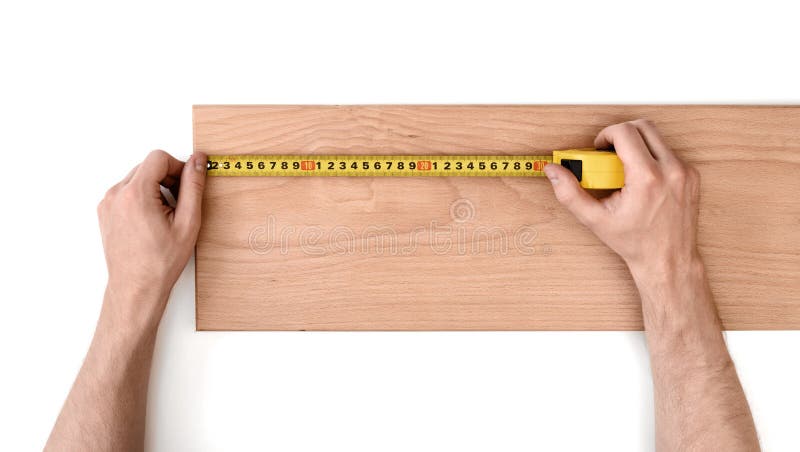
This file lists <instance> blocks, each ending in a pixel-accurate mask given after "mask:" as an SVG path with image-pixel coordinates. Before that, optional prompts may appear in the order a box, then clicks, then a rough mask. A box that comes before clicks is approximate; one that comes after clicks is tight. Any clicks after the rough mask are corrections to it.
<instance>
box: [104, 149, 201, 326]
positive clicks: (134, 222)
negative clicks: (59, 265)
mask: <svg viewBox="0 0 800 452" xmlns="http://www.w3.org/2000/svg"><path fill="white" fill-rule="evenodd" d="M205 174H206V156H205V155H203V154H201V153H195V154H194V155H193V156H192V157H190V158H189V160H188V161H187V162H186V163H185V164H184V163H183V162H181V161H180V160H177V159H175V158H174V157H172V156H171V155H169V154H167V153H166V152H164V151H153V152H151V153H150V154H149V155H148V156H147V158H146V159H145V160H144V161H143V162H142V163H141V164H140V165H138V166H137V167H136V168H134V169H133V170H132V171H131V172H130V174H128V175H127V176H126V177H125V179H123V180H122V181H121V182H119V183H118V184H117V185H115V186H113V187H111V189H110V190H108V192H107V193H106V196H105V198H104V199H103V200H102V201H101V202H100V205H99V206H98V207H97V213H98V216H99V219H100V230H101V233H102V237H103V247H104V249H105V254H106V263H107V265H108V289H109V291H110V292H111V293H112V295H114V296H113V297H112V298H111V300H110V301H111V302H112V303H113V302H114V301H116V300H129V299H131V298H135V299H137V300H138V302H139V303H137V304H136V305H135V306H114V308H119V309H122V310H123V311H124V312H118V315H120V316H121V317H126V318H127V320H128V321H130V320H133V319H135V318H136V317H137V316H141V315H144V316H146V317H147V318H150V319H155V318H158V319H160V317H161V312H163V308H164V303H165V302H166V299H167V297H168V295H169V292H170V290H172V286H173V285H174V284H175V281H176V280H177V279H178V276H180V274H181V272H182V271H183V268H184V267H185V266H186V262H187V261H188V260H189V257H190V256H191V254H192V250H193V249H194V245H195V242H196V240H197V233H198V231H199V230H200V208H201V205H202V198H203V187H204V185H205ZM162 190H168V191H169V193H170V195H169V196H170V197H172V196H175V195H177V206H175V207H172V206H171V205H170V204H169V202H168V198H167V197H165V196H164V195H163V194H162ZM147 302H153V303H155V305H154V306H147V305H144V306H143V305H142V304H143V303H147ZM117 304H122V303H117Z"/></svg>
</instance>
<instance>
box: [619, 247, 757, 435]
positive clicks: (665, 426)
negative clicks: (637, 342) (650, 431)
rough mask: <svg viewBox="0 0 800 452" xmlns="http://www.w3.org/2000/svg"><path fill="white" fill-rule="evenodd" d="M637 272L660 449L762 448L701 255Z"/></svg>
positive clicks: (635, 272)
mask: <svg viewBox="0 0 800 452" xmlns="http://www.w3.org/2000/svg"><path fill="white" fill-rule="evenodd" d="M631 272H632V274H633V275H634V279H635V281H636V284H637V287H638V288H639V293H640V295H641V297H642V313H643V316H644V323H645V331H646V335H647V343H648V348H649V350H650V359H651V367H652V372H653V385H654V393H655V408H656V444H657V448H658V450H664V451H671V450H730V451H739V450H748V451H749V450H758V449H759V446H758V439H757V436H756V431H755V427H754V425H753V419H752V416H751V414H750V409H749V407H748V405H747V401H746V399H745V396H744V392H743V391H742V387H741V385H740V383H739V379H738V377H737V375H736V370H735V368H734V365H733V362H732V361H731V358H730V355H729V353H728V350H727V347H726V345H725V341H724V339H723V336H722V332H721V325H720V322H719V317H718V316H717V311H716V307H715V305H714V301H713V299H712V294H711V290H710V287H709V285H708V280H707V278H706V275H705V269H704V266H703V264H702V261H701V260H700V258H699V256H696V255H694V256H691V257H688V258H686V259H685V260H683V261H678V262H666V263H660V264H658V267H657V268H652V267H651V268H641V267H639V268H636V267H632V268H631Z"/></svg>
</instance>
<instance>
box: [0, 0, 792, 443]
mask: <svg viewBox="0 0 800 452" xmlns="http://www.w3.org/2000/svg"><path fill="white" fill-rule="evenodd" d="M116 3H117V2H109V1H104V2H85V1H77V2H75V1H73V2H61V1H53V2H32V1H25V2H23V1H17V2H14V1H12V2H3V3H2V6H0V51H1V52H2V53H1V54H0V58H1V59H0V95H1V97H0V143H1V144H0V145H1V146H2V162H3V168H2V172H1V173H0V184H1V185H2V186H1V187H0V188H2V192H0V194H1V196H2V212H3V213H2V220H1V221H0V227H1V228H2V231H1V232H2V238H3V242H2V248H0V256H2V273H0V275H1V276H0V278H2V292H1V293H2V296H1V297H2V298H1V299H2V308H1V309H2V311H1V313H0V319H1V320H2V328H0V347H1V349H0V350H1V351H2V361H0V362H2V365H1V366H2V367H0V449H2V450H14V451H24V450H37V449H40V448H41V447H42V446H43V444H44V441H45V440H46V437H47V435H48V433H49V430H50V428H51V426H52V423H53V421H54V419H55V417H56V415H57V413H58V411H59V409H60V407H61V404H62V402H63V399H64V397H65V396H66V394H67V392H68V390H69V388H70V385H71V383H72V381H73V378H74V377H75V374H76V372H77V370H78V368H79V366H80V364H81V360H82V358H83V356H84V353H85V352H86V349H87V347H88V345H89V341H90V338H91V336H92V332H93V328H94V324H95V321H96V318H97V315H98V312H99V308H100V303H101V298H102V294H103V288H104V281H105V277H106V273H105V265H104V260H103V255H102V248H101V245H100V237H99V234H98V228H97V224H96V218H95V207H96V204H97V202H98V201H99V200H100V199H101V198H102V196H103V193H104V192H105V190H106V189H107V188H108V187H109V186H111V185H112V184H113V183H115V182H116V181H117V180H118V179H120V178H122V177H123V176H124V175H125V174H126V173H127V171H128V170H129V169H130V168H131V167H133V166H134V165H135V164H136V163H138V162H139V160H141V159H142V158H143V157H144V156H145V155H146V153H147V152H148V151H150V150H151V149H154V148H162V149H165V150H167V151H169V152H171V153H173V154H175V155H177V156H179V157H182V158H185V157H187V156H188V155H189V154H190V152H191V149H192V141H191V137H192V135H191V105H192V104H195V103H650V102H653V103H685V102H688V103H798V102H800V63H799V61H800V59H799V58H798V44H800V39H798V38H800V34H798V31H797V30H798V25H797V18H798V11H796V10H793V9H792V8H790V7H789V6H788V5H789V3H790V2H786V4H785V5H780V4H777V3H775V2H765V1H760V2H746V3H745V2H742V4H741V5H737V3H738V2H730V1H729V2H705V3H704V2H676V1H671V2H662V3H661V4H660V5H658V6H645V3H647V2H640V1H630V2H613V3H609V2H605V3H604V2H585V3H582V2H571V1H550V2H546V3H541V4H536V3H533V2H520V3H513V2H502V1H492V2H485V3H478V2H466V1H453V2H434V1H409V0H406V1H402V2H393V3H388V2H378V1H364V2H353V1H344V2H319V3H310V2H302V1H291V2H290V1H286V2H283V3H280V4H269V3H266V2H252V3H243V2H231V1H228V2H221V3H220V4H218V5H215V4H211V3H208V2H187V3H186V4H172V3H169V2H164V1H159V2H144V1H138V2H129V3H127V4H126V5H125V6H121V5H120V6H114V5H115V4H116ZM798 133H800V132H798ZM765 187H766V185H765ZM766 189H767V188H765V190H766ZM768 189H769V190H780V187H769V188H768ZM193 271H194V268H193V264H191V263H190V265H189V267H188V268H187V269H186V271H185V272H184V274H183V276H182V277H181V279H180V281H179V282H178V285H177V287H176V288H175V290H174V291H173V296H172V299H171V301H170V304H169V307H168V309H167V312H166V315H165V317H164V319H163V322H162V325H161V330H160V333H159V338H158V344H157V348H156V353H155V360H154V367H153V373H152V377H151V382H150V394H149V406H148V419H147V448H148V449H149V450H153V451H183V450H201V451H205V450H278V451H294V450H348V451H375V450H389V451H392V450H397V451H401V450H402V451H406V450H437V451H439V450H458V451H467V450H502V451H506V450H508V451H513V450H532V449H541V450H614V451H640V450H652V447H653V414H652V408H653V406H652V405H653V403H652V386H651V381H650V376H649V368H648V360H647V354H646V349H645V346H644V340H643V336H642V334H641V333H619V332H598V333H541V332H539V333H537V332H520V333H327V334H320V333H197V332H195V331H194V305H193V294H194V282H193ZM728 342H729V345H730V349H731V353H732V354H733V357H734V359H735V361H736V364H737V367H738V369H739V374H740V376H741V379H742V381H743V384H744V388H745V390H746V392H747V395H748V398H749V400H750V402H751V405H752V408H753V411H754V414H755V418H756V423H757V425H758V429H759V433H760V435H761V439H762V443H763V446H764V448H765V449H766V450H776V451H783V450H786V451H788V450H800V435H798V430H797V425H798V419H799V417H798V406H800V385H798V384H797V383H798V381H800V358H799V357H798V350H799V349H800V332H737V333H729V334H728Z"/></svg>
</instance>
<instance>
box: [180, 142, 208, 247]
mask: <svg viewBox="0 0 800 452" xmlns="http://www.w3.org/2000/svg"><path fill="white" fill-rule="evenodd" d="M207 160H208V157H206V155H205V154H203V153H202V152H195V153H194V154H193V155H192V156H191V157H189V160H187V161H186V164H184V165H183V171H182V172H181V186H180V191H179V192H178V205H177V206H176V207H175V224H176V225H177V226H178V227H179V228H181V229H183V230H185V231H187V232H189V233H191V234H192V235H196V234H197V231H199V230H200V209H201V207H202V205H203V190H204V189H205V185H206V165H207Z"/></svg>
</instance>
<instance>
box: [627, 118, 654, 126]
mask: <svg viewBox="0 0 800 452" xmlns="http://www.w3.org/2000/svg"><path fill="white" fill-rule="evenodd" d="M631 122H632V123H633V124H634V125H636V126H640V127H652V126H653V125H654V124H653V121H651V120H649V119H646V118H639V119H636V120H633V121H631Z"/></svg>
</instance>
